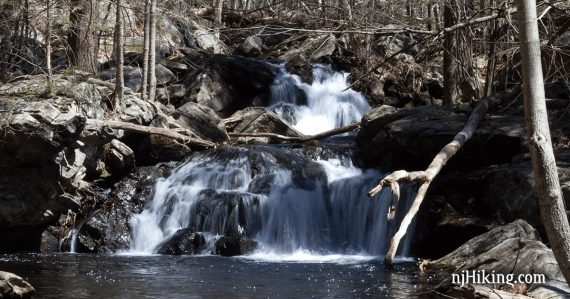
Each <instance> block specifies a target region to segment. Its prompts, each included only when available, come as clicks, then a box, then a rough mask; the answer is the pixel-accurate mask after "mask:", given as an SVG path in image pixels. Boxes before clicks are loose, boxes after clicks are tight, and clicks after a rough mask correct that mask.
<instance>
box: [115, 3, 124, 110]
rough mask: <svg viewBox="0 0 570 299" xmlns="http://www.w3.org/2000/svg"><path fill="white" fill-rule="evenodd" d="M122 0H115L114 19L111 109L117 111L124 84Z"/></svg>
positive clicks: (121, 100)
mask: <svg viewBox="0 0 570 299" xmlns="http://www.w3.org/2000/svg"><path fill="white" fill-rule="evenodd" d="M121 11H122V1H121V0H117V9H116V16H115V18H116V20H115V22H116V23H115V62H116V63H115V64H116V66H115V70H116V73H115V97H114V103H113V111H118V110H119V109H120V107H121V103H122V102H123V89H124V86H125V77H124V74H123V73H124V72H123V64H124V56H123V35H124V30H123V14H122V13H121Z"/></svg>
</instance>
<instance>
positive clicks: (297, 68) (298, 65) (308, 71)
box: [285, 60, 313, 84]
mask: <svg viewBox="0 0 570 299" xmlns="http://www.w3.org/2000/svg"><path fill="white" fill-rule="evenodd" d="M285 68H286V70H287V72H289V73H291V74H295V75H297V76H299V77H300V78H301V81H303V82H304V83H307V84H312V83H313V65H311V64H310V63H308V62H306V61H300V60H291V61H288V62H287V64H286V65H285Z"/></svg>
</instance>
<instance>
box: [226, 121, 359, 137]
mask: <svg viewBox="0 0 570 299" xmlns="http://www.w3.org/2000/svg"><path fill="white" fill-rule="evenodd" d="M359 128H360V123H354V124H350V125H347V126H344V127H340V128H336V129H332V130H328V131H325V132H322V133H319V134H316V135H310V136H284V135H279V134H274V133H229V135H230V137H270V138H276V139H279V140H283V141H292V142H307V141H312V140H318V139H323V138H327V137H331V136H334V135H339V134H342V133H346V132H350V131H354V130H356V129H359Z"/></svg>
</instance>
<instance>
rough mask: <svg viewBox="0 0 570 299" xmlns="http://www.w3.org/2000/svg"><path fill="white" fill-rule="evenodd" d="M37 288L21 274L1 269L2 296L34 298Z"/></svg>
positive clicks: (0, 291)
mask: <svg viewBox="0 0 570 299" xmlns="http://www.w3.org/2000/svg"><path fill="white" fill-rule="evenodd" d="M35 292H36V290H35V289H34V287H32V285H31V284H29V283H28V282H26V281H25V280H23V279H22V278H21V277H20V276H17V275H16V274H12V273H9V272H4V271H0V298H6V299H12V298H32V296H33V295H34V294H35Z"/></svg>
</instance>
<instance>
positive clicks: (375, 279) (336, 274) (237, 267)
mask: <svg viewBox="0 0 570 299" xmlns="http://www.w3.org/2000/svg"><path fill="white" fill-rule="evenodd" d="M280 260H287V262H282V261H280ZM0 267H1V268H2V270H4V271H10V272H13V273H16V274H18V275H20V276H22V277H24V278H25V279H27V280H28V281H29V282H30V283H31V284H32V285H33V286H34V287H35V288H36V291H37V297H36V298H275V297H280V298H310V297H314V298H354V297H359V298H362V297H382V298H429V297H431V296H429V295H427V293H425V292H427V291H429V289H430V287H433V283H435V282H436V281H437V279H435V278H434V277H432V276H430V275H427V274H422V273H419V272H418V271H417V270H416V269H417V268H416V266H415V265H414V264H413V263H411V262H408V263H399V264H397V265H396V267H395V268H394V269H393V270H391V271H388V270H385V269H384V266H383V265H382V264H381V263H380V262H379V261H377V260H369V259H367V258H365V257H358V256H353V257H350V256H342V258H341V259H338V257H336V256H328V257H327V256H321V257H318V258H315V259H311V258H310V257H309V256H306V255H303V254H302V253H299V254H298V255H297V257H295V256H294V255H293V256H290V257H284V258H283V259H280V257H279V256H275V257H271V258H267V259H266V260H260V259H257V258H256V257H255V256H254V257H245V258H243V257H242V258H222V257H216V256H199V257H197V256H144V257H141V256H117V255H115V256H110V255H97V256H95V255H83V254H76V255H74V254H55V255H43V254H26V255H2V256H0Z"/></svg>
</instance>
